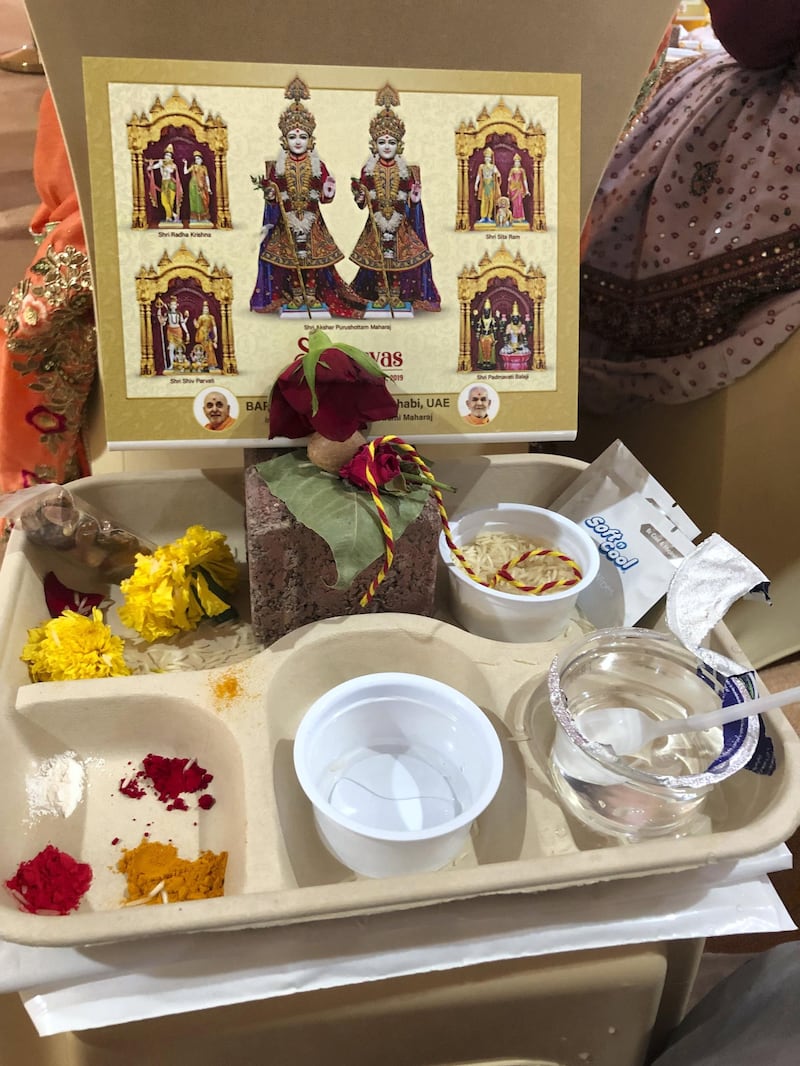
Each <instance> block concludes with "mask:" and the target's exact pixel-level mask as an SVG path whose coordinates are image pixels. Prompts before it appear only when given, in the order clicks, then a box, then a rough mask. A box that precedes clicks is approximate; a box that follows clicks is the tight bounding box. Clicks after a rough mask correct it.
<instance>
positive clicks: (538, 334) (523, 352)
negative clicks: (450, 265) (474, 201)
mask: <svg viewBox="0 0 800 1066" xmlns="http://www.w3.org/2000/svg"><path fill="white" fill-rule="evenodd" d="M457 289H458V302H459V316H460V320H461V328H460V330H459V341H458V371H459V373H464V374H474V373H476V372H478V371H487V370H488V371H492V372H496V373H498V374H511V373H527V372H529V371H539V370H547V359H546V355H545V331H544V326H545V300H546V298H547V278H546V276H545V274H544V272H543V271H542V269H541V267H538V266H534V265H533V264H532V263H528V262H526V261H525V260H524V259H523V258H522V256H521V255H520V253H519V252H517V253H516V254H512V253H511V251H510V250H509V245H508V244H506V243H502V244H499V245H498V246H497V250H496V251H495V252H494V254H493V255H489V253H488V252H485V253H484V254H483V255H482V256H481V258H480V260H479V262H478V263H477V265H465V266H464V269H463V270H462V271H461V272H460V273H459V275H458V282H457Z"/></svg>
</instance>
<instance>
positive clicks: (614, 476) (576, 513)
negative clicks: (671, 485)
mask: <svg viewBox="0 0 800 1066" xmlns="http://www.w3.org/2000/svg"><path fill="white" fill-rule="evenodd" d="M550 507H551V509H552V510H554V511H558V512H559V513H560V514H563V515H564V516H565V517H567V518H571V519H572V520H573V521H574V522H577V523H579V524H580V525H582V526H583V527H584V529H586V531H587V532H588V533H589V534H590V536H591V537H592V538H593V539H594V540H595V542H596V543H597V546H598V549H599V551H600V572H599V574H598V576H597V578H596V579H595V581H594V582H593V583H592V585H591V586H590V587H589V588H588V589H587V590H586V592H585V593H583V594H582V595H581V597H580V599H579V600H578V606H579V607H580V609H581V611H582V612H583V613H584V615H585V616H586V618H587V619H588V620H589V621H590V622H591V623H592V625H593V626H595V627H597V628H605V627H608V626H632V625H635V624H636V623H637V622H638V621H640V619H641V618H642V617H643V616H644V615H645V614H646V613H647V612H648V611H649V610H650V608H651V607H652V606H653V605H654V604H656V603H658V601H659V600H660V599H661V597H662V596H664V595H665V594H666V591H667V589H668V588H669V585H670V582H671V581H672V578H673V576H674V574H675V571H676V569H677V567H678V566H679V565H680V563H681V562H682V560H683V559H684V558H685V557H686V556H688V555H690V554H691V553H692V552H693V551H694V550H695V546H694V544H693V538H694V537H696V536H697V535H698V533H699V532H700V529H699V527H698V526H697V525H695V523H694V522H693V521H692V520H691V519H690V518H689V516H688V515H687V514H686V512H685V511H683V510H682V508H680V507H679V506H678V505H677V504H676V503H675V500H674V499H673V498H672V496H670V494H669V493H668V492H667V490H666V489H665V488H664V487H663V486H662V485H661V484H660V483H659V482H658V481H656V479H655V478H654V477H653V476H652V474H650V473H649V472H648V471H647V470H646V469H645V468H644V467H643V466H642V464H641V463H640V462H639V460H638V459H637V458H636V457H635V456H634V455H633V454H632V452H630V451H629V449H628V448H626V447H625V445H624V444H623V443H622V442H621V441H615V442H614V443H613V444H611V445H610V446H609V447H608V448H607V449H606V450H605V451H604V452H603V453H602V455H600V456H599V457H598V458H597V459H596V460H595V461H594V462H593V463H591V464H590V465H589V466H588V467H587V468H586V469H585V470H584V471H582V472H581V473H580V474H579V475H578V477H577V478H576V479H575V481H573V483H572V484H571V485H570V486H569V488H567V489H566V490H565V491H564V492H563V493H562V494H561V495H560V496H559V497H558V498H557V499H556V500H555V501H554V502H553V503H551V504H550Z"/></svg>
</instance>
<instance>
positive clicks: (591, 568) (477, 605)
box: [439, 503, 600, 644]
mask: <svg viewBox="0 0 800 1066" xmlns="http://www.w3.org/2000/svg"><path fill="white" fill-rule="evenodd" d="M450 532H451V536H452V540H453V542H454V543H455V544H457V545H458V546H459V547H461V546H462V545H464V544H469V543H470V542H471V541H473V540H474V539H475V537H477V536H478V534H479V533H516V534H517V535H519V536H521V537H526V538H528V539H529V540H532V541H533V542H534V543H535V544H539V545H542V546H543V547H547V548H558V549H559V550H560V551H561V552H563V553H564V555H568V556H569V557H570V559H573V560H574V561H575V562H576V563H577V565H578V567H579V569H580V572H581V575H582V576H581V580H580V581H578V582H577V584H575V585H571V586H570V587H569V588H565V589H560V590H559V591H557V592H547V593H543V594H542V595H534V594H519V593H514V592H503V591H502V590H501V589H499V588H497V589H490V588H487V587H486V586H485V585H480V584H479V583H478V582H477V581H475V580H474V579H473V578H471V577H470V576H469V574H467V572H466V571H465V570H464V569H463V567H462V566H461V565H460V563H459V562H458V561H457V560H456V559H455V558H454V557H453V553H452V552H451V550H450V548H449V547H448V545H447V541H446V540H445V537H444V533H442V534H441V535H440V537H439V554H440V555H441V557H442V560H443V561H444V564H445V566H446V567H447V574H448V585H449V593H450V597H449V598H450V609H451V612H452V615H453V617H454V618H455V620H456V621H457V622H458V624H459V625H460V626H462V627H463V628H464V629H466V630H467V631H468V632H470V633H475V634H477V635H478V636H480V637H488V638H489V639H490V640H499V641H503V642H505V643H510V644H527V643H536V642H539V641H547V640H553V639H554V638H555V637H557V636H560V634H561V633H563V631H564V629H565V628H566V626H567V623H568V622H569V619H570V615H571V614H572V612H573V609H574V608H575V605H576V602H577V599H578V597H579V596H580V594H581V593H582V592H583V591H584V590H585V589H587V588H588V587H589V585H591V583H592V582H593V581H594V579H595V578H596V577H597V572H598V569H599V567H600V555H599V552H598V550H597V546H596V544H595V543H594V541H593V540H592V538H591V537H590V535H589V534H588V533H587V532H586V531H585V530H584V529H582V528H581V526H579V525H578V524H577V523H576V522H573V521H572V520H571V519H569V518H565V517H564V516H563V515H560V514H558V513H557V512H556V511H549V510H547V508H545V507H533V506H531V505H529V504H522V503H498V504H495V505H494V506H492V507H484V508H482V509H481V510H478V511H470V512H468V513H467V514H464V515H461V516H460V517H458V518H455V519H453V520H452V521H451V522H450Z"/></svg>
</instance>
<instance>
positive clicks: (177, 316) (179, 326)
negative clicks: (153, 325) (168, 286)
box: [156, 294, 189, 370]
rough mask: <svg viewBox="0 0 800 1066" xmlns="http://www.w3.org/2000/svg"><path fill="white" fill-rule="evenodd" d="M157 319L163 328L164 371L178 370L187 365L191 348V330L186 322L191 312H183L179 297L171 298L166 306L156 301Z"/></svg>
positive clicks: (173, 296)
mask: <svg viewBox="0 0 800 1066" xmlns="http://www.w3.org/2000/svg"><path fill="white" fill-rule="evenodd" d="M156 317H157V318H158V322H159V325H160V326H161V347H162V353H161V354H162V357H163V366H164V370H177V369H181V368H183V367H185V366H186V365H187V360H186V351H187V349H188V347H189V330H188V329H187V328H186V322H187V320H188V318H189V312H188V311H186V310H181V308H180V306H179V305H178V297H177V296H175V295H174V294H173V295H172V296H170V298H169V303H168V304H165V303H164V301H163V300H162V299H161V298H159V299H158V300H156Z"/></svg>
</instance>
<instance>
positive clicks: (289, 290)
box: [250, 78, 365, 318]
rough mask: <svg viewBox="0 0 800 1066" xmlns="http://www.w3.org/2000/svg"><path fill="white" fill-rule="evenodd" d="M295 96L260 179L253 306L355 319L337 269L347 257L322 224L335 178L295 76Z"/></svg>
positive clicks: (356, 303)
mask: <svg viewBox="0 0 800 1066" xmlns="http://www.w3.org/2000/svg"><path fill="white" fill-rule="evenodd" d="M285 95H286V97H287V99H290V100H292V103H291V104H290V106H289V107H288V108H287V109H286V110H285V111H284V112H283V114H282V115H281V117H280V120H279V123H278V125H279V127H280V130H281V150H280V152H279V154H278V158H277V159H276V160H274V161H272V162H270V163H268V165H267V169H266V174H265V176H264V177H263V178H261V179H259V181H258V184H259V185H260V187H261V188H262V190H263V192H264V199H265V206H264V223H263V240H262V243H261V248H260V251H259V269H258V279H257V281H256V286H255V290H254V292H253V295H252V297H251V300H250V309H251V310H253V311H262V312H280V311H287V310H288V311H296V310H299V309H303V308H305V309H306V310H308V311H314V310H323V309H325V310H328V311H329V312H330V313H331V314H332V315H337V316H340V317H343V318H360V317H362V316H363V313H364V310H363V309H364V303H365V301H364V300H362V299H359V298H358V297H357V296H356V295H355V293H354V292H353V291H352V290H351V289H350V287H349V286H348V285H347V284H346V283H345V282H344V280H343V279H342V278H341V277H340V276H339V274H338V272H337V271H336V268H335V264H336V263H338V262H340V261H341V260H342V259H344V253H343V252H342V251H340V249H339V248H338V247H337V245H336V243H335V241H334V240H333V237H332V236H331V234H330V232H329V231H328V227H327V226H326V225H325V220H324V218H323V217H322V213H321V211H320V205H321V204H327V203H330V202H331V201H332V200H333V198H334V196H335V195H336V182H335V180H334V178H333V176H332V175H331V174H330V172H329V171H328V168H327V167H326V166H325V164H324V162H323V161H322V160H321V159H320V157H319V155H318V154H317V151H316V149H315V147H314V137H313V133H314V129H315V128H316V120H315V119H314V116H313V115H312V114H311V112H310V111H309V110H308V109H307V108H306V107H305V106H304V105H303V104H302V103H301V102H300V101H301V100H307V99H308V98H309V92H308V88H307V87H306V85H305V83H304V82H303V81H302V80H301V79H300V78H295V79H294V81H293V82H292V83H291V84H290V85H289V87H288V88H287V90H286V94H285Z"/></svg>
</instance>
